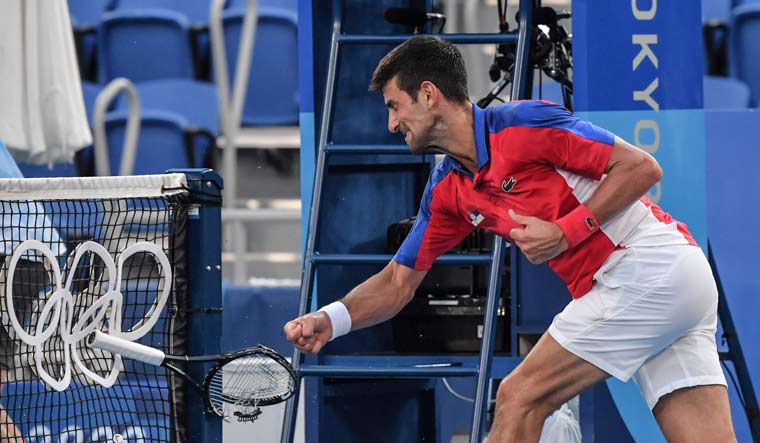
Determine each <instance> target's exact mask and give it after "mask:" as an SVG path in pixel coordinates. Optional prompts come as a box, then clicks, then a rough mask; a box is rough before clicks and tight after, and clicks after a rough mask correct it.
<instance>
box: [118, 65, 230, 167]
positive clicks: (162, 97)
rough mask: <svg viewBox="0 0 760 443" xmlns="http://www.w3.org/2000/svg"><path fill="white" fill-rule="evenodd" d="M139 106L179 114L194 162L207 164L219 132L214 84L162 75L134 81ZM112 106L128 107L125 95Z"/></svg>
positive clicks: (204, 165) (202, 165) (196, 164)
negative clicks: (153, 78)
mask: <svg viewBox="0 0 760 443" xmlns="http://www.w3.org/2000/svg"><path fill="white" fill-rule="evenodd" d="M135 86H136V87H137V93H138V94H139V95H140V107H141V108H142V109H143V110H145V111H168V112H172V113H175V114H177V115H180V116H182V118H184V119H185V121H186V124H187V127H186V128H185V133H186V134H185V136H186V142H187V143H189V144H190V145H191V146H192V149H193V152H194V153H195V159H196V161H195V166H198V167H211V166H212V164H211V161H212V154H213V151H214V150H215V149H216V137H217V136H218V135H219V107H218V102H217V94H216V87H215V86H214V85H212V84H210V83H206V82H199V81H195V80H187V79H162V80H152V81H148V82H143V83H138V84H137V85H135ZM115 108H116V109H123V110H126V109H128V101H127V98H126V96H124V95H121V96H119V98H118V99H117V100H116V106H115Z"/></svg>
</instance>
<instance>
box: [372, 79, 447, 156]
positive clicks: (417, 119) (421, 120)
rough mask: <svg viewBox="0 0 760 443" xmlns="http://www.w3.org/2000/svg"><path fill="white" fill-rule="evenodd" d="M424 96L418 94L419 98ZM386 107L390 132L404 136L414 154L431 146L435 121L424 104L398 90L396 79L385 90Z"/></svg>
mask: <svg viewBox="0 0 760 443" xmlns="http://www.w3.org/2000/svg"><path fill="white" fill-rule="evenodd" d="M421 96H422V94H421V93H418V94H417V97H418V98H419V97H421ZM383 99H384V100H385V107H386V108H388V130H389V131H391V132H401V133H402V134H404V141H405V142H406V144H407V145H409V149H410V150H411V151H412V153H413V154H420V153H422V152H423V151H425V149H427V148H428V146H430V145H431V141H432V140H431V132H432V128H433V124H434V123H435V119H434V116H433V114H432V113H431V112H430V110H429V109H428V106H427V105H426V104H425V103H423V100H417V101H414V100H412V97H411V96H410V95H409V94H407V93H406V92H404V91H402V90H401V89H399V88H398V82H397V80H396V77H394V78H392V79H391V81H389V82H388V83H387V84H386V85H385V87H384V88H383Z"/></svg>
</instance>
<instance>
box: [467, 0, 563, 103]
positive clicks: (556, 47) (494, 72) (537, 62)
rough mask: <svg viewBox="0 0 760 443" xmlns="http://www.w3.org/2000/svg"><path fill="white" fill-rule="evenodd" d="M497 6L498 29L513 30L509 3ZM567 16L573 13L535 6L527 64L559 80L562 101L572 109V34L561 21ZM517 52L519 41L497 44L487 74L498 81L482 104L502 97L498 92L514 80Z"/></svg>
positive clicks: (481, 101)
mask: <svg viewBox="0 0 760 443" xmlns="http://www.w3.org/2000/svg"><path fill="white" fill-rule="evenodd" d="M497 7H498V9H499V32H502V33H507V32H510V31H509V24H508V23H507V21H506V13H507V9H506V5H504V6H503V7H502V0H499V1H498V6H497ZM567 18H570V13H568V12H561V13H558V12H557V11H555V10H554V9H553V8H550V7H548V6H544V7H536V8H535V9H534V12H533V23H532V29H531V43H530V48H529V56H528V67H529V69H539V70H540V72H542V73H544V74H546V75H547V76H548V77H549V78H551V79H553V80H554V81H556V82H557V83H559V84H560V86H561V88H562V99H563V102H564V103H563V104H564V106H565V108H567V109H568V110H570V111H572V110H573V101H572V95H573V82H572V80H571V71H572V69H573V55H572V36H571V35H570V34H569V33H568V32H567V30H566V29H565V28H564V26H562V25H561V24H560V23H559V22H560V20H563V19H567ZM515 53H516V44H514V43H502V44H499V45H497V47H496V55H495V57H494V62H493V63H492V64H491V67H490V68H489V70H488V74H489V76H490V77H491V81H493V82H498V83H497V84H496V86H495V87H494V88H493V89H492V90H491V91H490V92H489V93H488V95H486V96H485V97H483V98H482V99H480V100H479V101H478V106H479V107H481V108H485V107H487V106H488V105H489V104H490V103H491V102H492V101H493V100H494V99H498V100H501V99H500V98H499V97H498V96H499V94H501V92H502V91H503V90H504V88H506V87H507V86H508V85H510V84H511V83H512V79H513V76H514V70H515V62H516V55H515ZM531 78H532V76H531V75H529V76H528V79H531ZM530 83H531V81H528V84H527V85H526V86H527V87H528V88H530V87H531V86H532V85H531V84H530ZM528 91H530V89H528Z"/></svg>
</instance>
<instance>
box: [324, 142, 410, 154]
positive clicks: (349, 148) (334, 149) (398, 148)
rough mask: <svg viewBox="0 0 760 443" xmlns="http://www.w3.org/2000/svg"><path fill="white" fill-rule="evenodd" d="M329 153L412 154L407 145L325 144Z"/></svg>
mask: <svg viewBox="0 0 760 443" xmlns="http://www.w3.org/2000/svg"><path fill="white" fill-rule="evenodd" d="M325 152H326V153H328V154H354V155H357V154H384V155H404V154H407V155H412V153H411V151H409V146H407V145H341V144H332V143H331V144H328V145H325Z"/></svg>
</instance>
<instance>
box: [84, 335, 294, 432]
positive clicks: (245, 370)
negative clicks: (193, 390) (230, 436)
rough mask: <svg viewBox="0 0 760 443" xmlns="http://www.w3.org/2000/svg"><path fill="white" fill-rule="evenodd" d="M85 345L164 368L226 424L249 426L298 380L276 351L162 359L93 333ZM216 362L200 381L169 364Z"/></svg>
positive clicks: (146, 348) (120, 340)
mask: <svg viewBox="0 0 760 443" xmlns="http://www.w3.org/2000/svg"><path fill="white" fill-rule="evenodd" d="M87 344H88V345H89V346H90V347H91V348H94V349H102V350H106V351H109V352H112V353H115V354H119V355H121V356H122V357H127V358H130V359H133V360H138V361H141V362H143V363H147V364H150V365H155V366H164V367H166V368H168V369H170V370H171V371H173V372H175V373H177V374H179V375H180V376H181V377H183V378H185V379H186V380H188V381H189V382H190V383H192V384H193V385H194V386H195V387H197V388H198V389H199V390H200V392H201V396H202V397H203V401H204V403H205V406H206V410H207V411H210V412H212V413H214V414H216V415H217V416H219V417H221V418H223V419H225V420H227V419H229V418H233V417H234V418H235V419H237V421H239V422H246V421H248V422H252V421H254V420H256V418H257V417H258V416H259V415H260V414H261V409H260V408H259V407H260V406H269V405H273V404H277V403H280V402H283V401H286V400H287V399H289V398H290V397H292V396H293V394H295V393H296V392H298V387H299V384H300V381H299V379H298V377H297V376H296V372H295V370H294V369H293V367H292V366H291V365H290V363H288V361H287V360H285V358H284V357H283V356H282V355H280V354H279V353H277V352H276V351H274V350H272V349H269V348H267V347H265V346H261V345H259V346H256V347H254V348H247V349H243V350H240V351H237V352H231V353H226V354H220V355H204V356H196V357H192V356H185V355H166V354H165V353H164V352H162V351H160V350H158V349H155V348H151V347H150V346H145V345H143V344H140V343H135V342H131V341H129V340H125V339H123V338H120V337H116V336H114V335H109V334H106V333H104V332H101V331H99V330H95V331H94V332H92V333H91V334H90V335H89V336H88V337H87ZM211 361H213V362H215V364H214V366H213V367H212V368H211V369H210V370H209V371H208V373H207V374H206V377H205V378H204V379H203V382H201V383H198V382H197V381H195V380H193V378H192V377H190V376H189V375H188V374H187V373H186V372H185V371H183V370H182V369H180V368H178V367H177V366H175V365H174V364H173V362H187V363H197V362H211Z"/></svg>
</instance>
